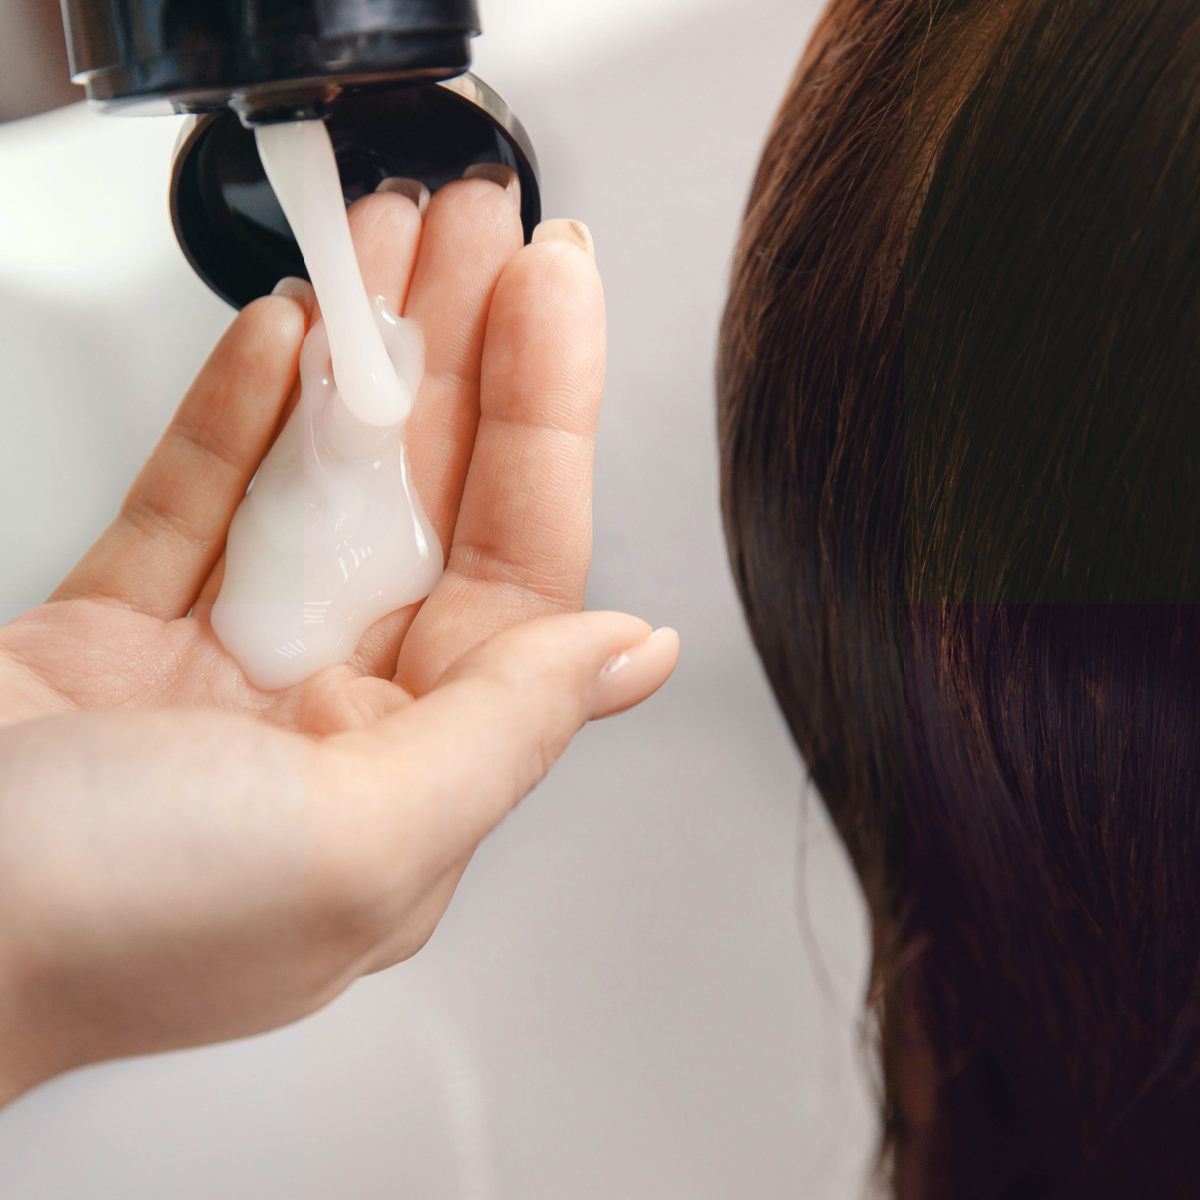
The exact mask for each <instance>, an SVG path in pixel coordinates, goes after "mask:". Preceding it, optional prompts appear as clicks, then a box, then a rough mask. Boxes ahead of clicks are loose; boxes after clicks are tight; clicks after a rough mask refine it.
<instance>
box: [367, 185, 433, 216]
mask: <svg viewBox="0 0 1200 1200" xmlns="http://www.w3.org/2000/svg"><path fill="white" fill-rule="evenodd" d="M375 190H376V191H377V192H395V193H396V195H398V196H407V197H408V198H409V199H410V200H411V201H412V202H413V203H414V204H415V205H416V206H417V212H419V213H420V214H421V216H424V215H425V210H426V209H427V208H428V207H429V189H428V188H427V187H426V186H425V185H424V184H423V183H422V182H421V181H420V180H419V179H405V178H403V177H402V176H400V175H392V176H389V177H388V178H387V179H385V180H384V181H383V182H382V183H381V184H380V185H379V186H378V187H377V188H376V189H375Z"/></svg>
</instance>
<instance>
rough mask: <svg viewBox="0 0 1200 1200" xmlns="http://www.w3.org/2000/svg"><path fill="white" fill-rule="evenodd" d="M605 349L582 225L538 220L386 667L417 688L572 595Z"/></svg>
mask: <svg viewBox="0 0 1200 1200" xmlns="http://www.w3.org/2000/svg"><path fill="white" fill-rule="evenodd" d="M604 356H605V329H604V295H603V289H602V287H601V283H600V276H599V274H598V272H597V270H596V265H595V260H594V257H593V255H592V253H591V239H590V235H588V233H587V230H586V228H585V227H584V226H582V225H580V224H579V223H578V222H573V221H571V222H567V221H555V222H547V223H546V224H545V225H543V226H541V227H539V232H538V235H536V236H535V240H534V243H533V244H532V245H530V246H527V247H526V248H525V249H523V250H522V251H521V252H520V253H519V254H517V255H516V256H515V257H514V258H512V259H511V260H510V261H509V263H508V264H507V266H506V267H505V269H504V272H503V274H502V275H501V277H500V280H499V283H498V284H497V286H496V290H495V295H494V297H493V300H492V305H491V312H490V315H489V317H488V322H487V330H486V340H485V343H484V347H483V355H482V363H481V392H480V419H479V427H478V430H477V432H476V436H475V442H474V446H473V451H472V455H471V459H470V468H469V472H468V474H467V477H466V480H465V486H464V490H463V496H462V502H461V507H460V510H459V513H458V520H457V523H456V525H455V529H454V537H453V542H452V545H451V550H450V556H449V562H448V564H447V569H446V573H445V575H444V576H443V578H442V580H441V581H440V582H439V584H438V586H437V588H436V589H435V590H434V592H433V594H432V595H431V596H430V597H429V599H428V600H427V601H426V602H425V605H424V606H423V607H422V609H421V611H420V613H419V614H418V616H417V618H416V620H415V622H414V624H413V627H412V629H411V631H410V632H409V635H408V637H407V638H406V639H405V642H404V646H403V648H402V650H401V653H400V658H399V662H398V669H397V675H396V680H397V682H398V683H400V684H401V686H403V687H404V688H406V689H407V690H408V691H410V692H412V693H413V694H415V695H420V694H422V693H423V692H425V691H427V690H428V688H429V687H431V686H432V684H433V682H434V681H435V680H436V679H437V678H438V677H439V676H440V675H441V673H442V671H443V670H444V669H445V668H446V666H447V665H448V664H449V663H451V662H453V661H454V660H456V659H457V658H458V657H459V656H460V655H461V654H462V653H464V652H465V651H466V650H467V649H469V648H470V647H471V646H473V645H475V644H476V643H477V642H479V641H481V640H483V639H484V638H486V637H488V636H490V635H491V634H492V633H494V632H495V631H496V630H498V629H502V628H504V627H506V626H508V625H512V624H516V623H518V622H520V621H525V620H528V619H530V618H531V617H535V616H540V615H543V614H547V613H553V612H563V611H569V610H572V609H577V608H579V607H581V606H582V603H583V597H584V589H585V587H586V583H587V572H588V565H589V560H590V556H591V518H592V508H591V494H592V455H593V444H594V438H595V431H596V422H597V420H598V418H599V412H600V401H601V398H602V395H603V391H604ZM422 495H423V493H422Z"/></svg>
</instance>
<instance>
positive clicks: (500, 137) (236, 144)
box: [62, 0, 541, 308]
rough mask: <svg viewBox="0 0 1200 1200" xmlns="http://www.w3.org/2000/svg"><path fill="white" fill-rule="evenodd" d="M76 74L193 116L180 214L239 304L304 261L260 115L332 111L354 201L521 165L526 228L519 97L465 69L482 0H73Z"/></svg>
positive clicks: (206, 272)
mask: <svg viewBox="0 0 1200 1200" xmlns="http://www.w3.org/2000/svg"><path fill="white" fill-rule="evenodd" d="M62 7H63V19H64V23H65V25H66V31H67V51H68V54H69V56H70V61H71V76H72V78H73V79H74V81H75V82H76V83H81V84H83V85H84V87H85V89H86V91H87V96H88V99H89V101H91V102H93V103H94V104H97V105H99V106H100V107H102V108H104V109H105V110H106V111H128V112H130V113H142V112H144V113H146V114H153V113H172V112H174V113H193V114H196V116H197V120H196V121H195V122H194V124H193V125H192V127H191V128H190V129H188V130H186V131H185V134H184V136H183V137H182V138H181V139H180V143H179V145H178V147H177V149H176V153H175V162H174V168H173V170H172V175H171V197H170V200H171V218H172V221H173V223H174V226H175V234H176V236H177V237H178V239H179V244H180V246H181V247H182V249H183V252H184V254H185V255H186V256H187V258H188V261H189V262H190V263H191V264H192V266H193V268H194V269H195V270H196V273H197V274H198V275H199V276H200V277H201V278H202V279H203V280H204V281H205V282H206V283H207V284H208V285H209V287H211V288H212V289H213V291H215V292H216V293H217V294H218V295H219V296H221V297H223V298H224V299H225V300H227V301H228V302H229V303H230V304H232V305H234V306H235V307H239V308H240V307H242V306H243V305H245V304H248V303H249V302H250V301H251V300H253V299H255V298H256V297H258V296H262V295H265V294H266V293H268V292H269V291H270V290H271V289H272V288H273V287H274V286H275V284H276V283H277V282H278V281H279V280H280V279H281V278H282V277H283V276H285V275H300V276H305V275H306V274H307V273H306V271H305V269H304V259H303V257H302V256H301V254H300V249H299V247H298V246H297V244H296V240H295V238H294V237H293V236H292V232H291V229H290V228H289V227H288V223H287V220H286V219H285V217H284V215H283V211H282V209H280V207H279V204H278V202H277V201H276V199H275V194H274V192H272V190H271V186H270V184H269V183H268V182H267V179H266V176H265V175H264V173H263V169H262V165H261V164H260V162H259V159H258V151H257V149H256V148H255V144H254V134H253V128H254V126H255V125H260V124H265V123H268V122H272V121H289V120H300V119H304V118H322V119H324V120H325V122H326V124H327V126H328V128H329V135H330V138H331V139H332V141H333V146H334V153H335V154H336V156H337V160H338V169H339V171H340V173H341V177H342V187H343V190H344V192H345V194H346V199H347V202H350V201H353V200H355V199H357V197H358V196H360V195H363V194H365V193H366V192H369V191H374V190H375V187H376V186H377V185H378V184H379V183H380V181H382V180H383V179H385V178H387V177H389V176H403V177H406V178H409V179H419V180H421V181H422V182H423V183H425V184H426V185H427V186H428V187H429V189H430V190H431V191H433V190H436V189H437V188H438V187H440V186H441V185H442V184H443V183H446V182H448V181H449V180H451V179H457V178H459V177H460V176H461V175H462V173H463V172H464V171H465V170H466V169H467V167H469V166H472V165H473V164H476V163H485V162H497V163H503V164H504V165H506V166H509V167H512V168H513V169H514V170H515V171H516V172H517V174H518V176H519V178H520V181H521V221H522V224H523V225H524V228H525V237H526V240H528V239H529V238H530V237H531V236H532V234H533V229H534V226H536V225H537V223H538V221H539V220H540V214H541V200H540V195H539V188H538V170H537V159H536V157H535V155H534V152H533V147H532V145H531V144H530V142H529V138H528V135H527V134H526V133H525V129H524V127H523V126H522V125H521V123H520V121H518V120H517V118H516V117H515V116H514V115H513V114H512V113H511V112H510V111H509V109H508V106H507V105H506V104H505V103H504V102H503V101H502V100H501V99H500V97H499V96H497V95H496V93H495V92H494V91H492V89H491V88H489V87H488V86H487V84H485V83H484V82H483V81H482V80H480V79H477V78H476V77H475V76H473V75H470V74H468V73H467V69H468V67H469V66H470V64H471V38H473V37H474V36H475V35H476V34H478V33H479V14H478V11H477V8H476V4H475V0H62Z"/></svg>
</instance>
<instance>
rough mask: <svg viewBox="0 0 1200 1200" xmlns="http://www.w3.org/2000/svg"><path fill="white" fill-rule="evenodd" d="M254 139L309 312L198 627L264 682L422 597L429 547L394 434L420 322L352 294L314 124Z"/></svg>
mask: <svg viewBox="0 0 1200 1200" xmlns="http://www.w3.org/2000/svg"><path fill="white" fill-rule="evenodd" d="M257 140H258V148H259V155H260V157H261V158H262V160H263V166H264V167H265V169H266V172H267V177H268V179H270V181H271V186H272V187H273V188H274V189H275V193H276V195H277V196H278V197H279V202H280V204H281V206H282V207H283V211H284V213H285V214H286V216H287V218H288V223H289V224H290V225H291V227H292V231H293V232H294V233H295V235H296V239H297V241H298V242H299V243H300V248H301V250H302V251H303V253H304V261H305V265H306V266H307V267H308V271H309V276H310V277H311V279H312V282H313V287H314V289H315V291H316V293H317V301H318V303H319V305H320V310H321V319H320V320H318V321H316V322H315V323H314V324H313V326H312V328H311V329H310V330H309V333H308V335H307V337H306V338H305V340H304V347H303V349H302V350H301V354H300V401H299V403H298V404H297V406H296V410H295V412H293V413H292V415H291V417H290V418H289V420H288V422H287V424H286V426H285V427H284V429H283V432H282V433H281V434H280V435H279V438H278V439H277V440H276V442H275V445H274V446H272V448H271V450H270V452H269V453H268V454H267V456H266V458H264V459H263V462H262V465H261V466H260V467H259V470H258V474H257V475H256V476H255V478H254V482H253V484H252V485H251V487H250V490H249V491H248V492H247V494H246V498H245V499H244V500H243V501H242V503H241V505H240V506H239V508H238V510H237V513H236V514H235V516H234V519H233V523H232V525H231V526H230V529H229V538H228V542H227V545H226V558H225V577H224V581H223V583H222V585H221V591H220V595H219V596H218V598H217V602H216V604H215V605H214V606H213V610H212V626H213V629H214V631H215V632H216V634H217V637H218V638H219V639H220V640H221V644H222V645H223V646H224V647H225V649H226V650H228V651H229V652H230V654H232V655H233V656H234V658H236V659H237V660H238V662H239V663H240V664H241V667H242V669H243V670H244V671H245V673H246V676H247V678H248V679H249V680H250V681H251V683H254V684H256V685H257V686H259V687H262V688H267V689H271V690H275V689H279V688H284V687H288V686H290V685H292V684H295V683H299V682H300V681H301V680H303V679H306V678H307V677H308V676H309V675H311V674H312V673H313V672H314V671H318V670H320V669H321V668H322V667H326V666H331V665H333V664H335V663H342V662H346V661H347V660H348V659H349V658H350V656H351V655H352V654H353V653H354V650H355V648H356V647H357V645H358V642H359V639H360V638H361V637H362V635H363V633H364V632H365V631H366V630H367V629H368V628H369V627H370V626H371V625H372V624H374V622H375V621H377V620H379V618H380V617H383V616H386V615H387V614H388V613H390V612H393V611H395V610H396V609H397V608H401V607H403V606H404V605H406V604H411V603H413V602H415V601H417V600H420V599H422V598H423V597H425V596H427V595H428V594H429V592H430V591H431V590H432V588H433V585H434V584H435V583H436V582H437V580H438V578H439V576H440V575H441V571H442V547H441V543H440V542H439V541H438V537H437V534H436V533H435V532H434V530H433V527H432V526H431V525H430V524H429V521H428V519H427V518H426V516H425V514H424V512H423V511H422V509H421V504H420V501H419V499H418V498H417V494H416V492H415V490H414V489H413V486H412V480H411V477H410V474H409V469H408V458H407V454H406V451H405V445H404V420H405V418H406V417H407V416H408V413H409V411H410V410H411V408H412V403H413V399H414V398H415V396H416V394H417V389H418V387H419V386H420V382H421V376H422V374H423V372H424V357H425V355H424V339H423V337H422V334H421V331H420V329H419V328H418V327H417V325H416V324H415V323H414V322H413V321H411V320H408V319H406V318H402V317H397V316H395V315H393V314H391V313H388V312H387V311H386V310H385V309H384V306H383V303H382V300H381V299H377V300H376V301H375V302H374V304H372V302H371V301H370V300H369V299H368V297H367V294H366V289H365V288H364V287H363V282H362V277H361V275H360V274H359V270H358V263H357V260H356V258H355V255H354V246H353V243H352V242H351V239H350V226H349V222H348V221H347V219H346V208H345V202H344V200H343V198H342V189H341V181H340V180H339V178H338V173H337V164H336V162H335V160H334V157H333V149H332V147H331V145H330V142H329V135H328V133H327V132H326V130H325V126H324V124H323V123H322V122H320V121H299V122H294V123H290V124H282V125H270V126H265V127H263V128H260V129H259V130H258V131H257Z"/></svg>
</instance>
